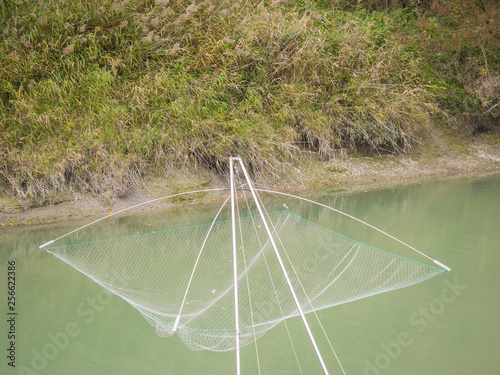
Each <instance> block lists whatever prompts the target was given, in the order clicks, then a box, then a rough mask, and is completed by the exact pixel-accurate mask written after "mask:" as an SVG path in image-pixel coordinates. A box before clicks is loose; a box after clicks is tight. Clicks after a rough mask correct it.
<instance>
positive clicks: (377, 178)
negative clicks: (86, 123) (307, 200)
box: [0, 133, 500, 228]
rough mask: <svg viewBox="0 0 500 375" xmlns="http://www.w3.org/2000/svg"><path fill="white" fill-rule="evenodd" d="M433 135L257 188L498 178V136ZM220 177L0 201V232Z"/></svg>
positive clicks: (183, 201) (295, 168)
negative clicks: (415, 144)
mask: <svg viewBox="0 0 500 375" xmlns="http://www.w3.org/2000/svg"><path fill="white" fill-rule="evenodd" d="M441 136H442V134H436V133H434V135H433V137H431V138H433V139H432V140H431V141H430V142H428V143H426V144H424V145H421V146H420V147H419V148H417V149H415V150H413V152H412V153H411V154H405V155H379V156H370V157H363V156H346V157H338V158H336V159H330V160H328V161H323V162H321V161H317V160H315V159H314V160H313V159H308V158H304V160H303V162H302V163H301V164H297V165H292V164H289V163H282V164H280V165H278V166H276V168H275V169H274V172H273V173H268V174H267V175H265V176H264V175H262V176H257V179H258V180H259V182H262V183H264V184H265V185H266V186H268V187H270V188H274V189H280V190H281V191H286V192H294V193H296V194H298V195H304V194H306V195H310V194H311V191H314V190H319V189H328V190H332V191H355V190H367V189H376V188H384V187H388V186H393V185H401V184H411V183H417V182H421V181H424V180H430V179H446V178H455V177H460V176H468V175H483V174H490V173H499V172H500V135H499V134H495V133H487V134H482V135H480V136H478V137H476V138H474V139H472V140H471V139H462V140H459V141H457V140H454V141H453V142H447V141H446V137H441ZM227 186H228V182H227V180H226V178H225V177H224V176H221V175H219V174H216V173H215V172H212V171H209V170H206V169H203V168H198V169H193V170H185V171H179V172H178V173H177V174H176V175H171V176H169V177H167V178H160V177H151V178H149V179H147V180H144V181H142V182H141V183H140V184H136V185H134V186H132V187H131V188H130V189H129V190H128V191H126V192H124V193H123V194H122V195H121V196H120V197H119V198H114V199H110V200H104V199H102V198H100V197H98V196H93V195H90V194H86V195H82V194H79V193H77V192H72V193H69V192H66V193H64V194H61V195H60V196H58V197H57V198H55V199H54V201H53V202H51V203H49V204H48V205H45V206H43V207H33V208H30V209H23V206H22V205H21V203H19V202H18V201H16V200H14V199H12V198H9V197H5V196H4V197H2V196H0V227H1V228H8V227H13V226H20V225H34V224H45V223H54V222H61V221H67V220H76V219H84V218H91V217H92V218H97V217H102V216H106V215H108V214H110V213H112V212H116V211H118V210H121V209H125V208H127V207H130V206H133V205H138V204H140V203H143V202H146V201H149V200H152V199H156V198H159V197H163V196H166V195H170V194H176V193H180V192H184V191H193V190H202V189H211V188H223V187H227ZM222 195H225V193H220V192H211V193H201V194H194V195H191V196H186V197H184V198H178V199H175V200H172V199H170V200H168V201H161V202H154V203H151V204H146V205H143V206H141V207H140V208H138V210H142V211H148V210H159V209H170V210H174V209H182V208H183V207H185V206H186V205H192V204H206V203H209V202H211V201H214V200H217V199H220V198H221V196H222Z"/></svg>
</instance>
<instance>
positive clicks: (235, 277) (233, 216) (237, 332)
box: [229, 158, 241, 375]
mask: <svg viewBox="0 0 500 375" xmlns="http://www.w3.org/2000/svg"><path fill="white" fill-rule="evenodd" d="M233 161H234V159H233V158H229V169H230V179H231V227H232V231H233V284H234V323H235V327H236V329H235V339H236V374H237V375H240V374H241V365H240V319H239V311H238V264H237V259H236V214H235V205H234V163H233Z"/></svg>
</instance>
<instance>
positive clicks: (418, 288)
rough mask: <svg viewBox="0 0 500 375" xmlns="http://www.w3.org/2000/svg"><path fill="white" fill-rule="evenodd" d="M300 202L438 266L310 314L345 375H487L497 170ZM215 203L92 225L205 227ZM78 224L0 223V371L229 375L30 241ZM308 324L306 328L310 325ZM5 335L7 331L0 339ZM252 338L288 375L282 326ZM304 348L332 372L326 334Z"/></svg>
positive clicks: (230, 359)
mask: <svg viewBox="0 0 500 375" xmlns="http://www.w3.org/2000/svg"><path fill="white" fill-rule="evenodd" d="M314 199H317V200H319V201H321V202H323V203H325V204H328V205H331V206H334V207H336V208H338V209H341V210H343V211H345V212H348V213H349V214H352V215H354V216H356V217H359V218H360V219H363V220H365V221H367V222H369V223H371V224H374V225H376V226H378V227H379V228H381V229H383V230H385V231H387V232H389V233H391V234H393V235H394V236H396V237H398V238H400V239H401V240H403V241H405V242H407V243H409V244H411V245H412V246H414V247H415V248H417V249H419V250H421V251H423V252H425V253H427V254H428V255H430V256H431V257H433V258H435V259H438V260H439V261H441V262H443V263H444V264H446V265H448V266H450V267H451V268H452V271H451V272H446V273H442V274H440V275H438V276H436V277H434V278H432V279H430V280H427V281H425V282H423V283H419V284H417V285H414V286H411V287H409V288H403V289H400V290H397V291H393V292H390V293H384V294H381V295H377V296H373V297H370V298H366V299H362V300H359V301H355V302H352V303H347V304H344V305H340V306H336V307H333V308H329V309H325V310H321V311H320V312H319V313H318V316H319V318H320V320H321V322H322V324H323V326H324V328H325V330H326V332H327V333H328V336H329V338H330V340H331V342H332V344H333V347H334V348H335V350H336V353H337V355H338V357H339V359H340V361H341V363H342V365H343V367H344V370H345V372H346V374H369V375H378V374H398V375H399V374H408V375H413V374H414V375H417V374H426V375H432V374H436V375H437V374H440V375H441V374H500V361H499V360H498V354H499V348H500V319H499V318H500V275H499V272H498V267H499V266H500V176H499V175H492V176H483V177H468V178H461V179H454V180H446V181H434V182H426V183H421V184H415V185H411V186H404V187H394V188H386V189H382V190H370V191H366V192H355V193H339V192H328V191H323V192H316V193H315V194H314ZM216 208H217V207H216V206H213V207H210V206H202V207H200V206H198V207H194V208H193V207H189V208H186V209H185V210H182V211H181V210H177V211H176V212H175V213H172V214H169V215H166V214H165V212H163V213H161V214H158V213H152V214H149V215H138V216H137V217H134V216H133V215H132V216H130V217H128V218H127V219H126V220H122V221H115V224H114V227H113V228H111V227H109V228H107V227H106V226H105V225H103V226H101V227H100V229H101V230H114V231H118V232H119V233H121V232H123V233H130V232H131V231H132V232H141V231H146V230H157V229H158V228H164V227H165V226H168V224H166V223H165V222H166V221H167V220H168V221H175V222H176V226H182V225H186V226H187V225H193V224H199V223H202V222H210V220H211V218H212V217H213V214H214V209H215V210H216ZM299 208H300V207H299ZM305 214H308V215H314V213H311V212H309V213H305ZM174 219H175V220H174ZM344 222H346V221H345V220H341V221H338V222H337V223H336V224H335V225H336V226H337V225H338V226H340V227H342V226H343V224H342V223H344ZM83 223H85V221H84V222H82V224H83ZM80 224H81V223H80V222H69V223H63V224H57V225H51V226H39V227H25V228H17V229H10V228H2V229H0V241H1V252H0V265H1V271H0V275H1V277H2V283H1V284H0V285H1V290H0V295H1V297H2V298H1V301H2V306H3V307H2V309H1V310H0V314H2V322H3V323H2V331H1V339H0V343H1V344H2V352H3V353H4V355H2V356H1V357H2V360H1V363H0V373H2V374H51V375H63V374H75V375H79V374H85V375H93V374H103V375H104V374H120V375H123V374H146V375H147V374H151V375H155V374H234V373H235V354H234V352H223V353H215V352H207V351H192V350H189V349H188V348H187V347H185V346H184V344H183V343H182V342H181V341H180V339H179V338H178V337H177V336H173V337H170V338H160V337H158V336H157V335H156V334H155V332H154V329H153V328H152V327H151V326H150V325H149V324H148V323H147V322H146V320H145V319H143V318H142V317H141V315H140V314H139V313H138V312H137V311H136V310H135V309H134V308H132V307H130V305H128V304H127V303H126V302H125V301H123V300H122V299H120V298H119V297H117V296H113V295H110V294H108V293H106V292H104V291H103V289H102V288H101V287H100V286H99V285H98V284H96V283H94V282H92V281H91V280H89V279H88V278H87V277H86V276H85V275H83V274H81V273H79V272H78V271H76V270H75V269H73V268H71V267H69V266H68V265H66V264H64V263H63V262H61V261H60V260H59V259H57V258H56V257H54V256H52V255H51V254H48V253H47V252H45V251H42V250H40V249H39V248H38V246H39V245H40V244H42V243H45V242H46V241H48V240H50V239H52V238H55V237H57V236H59V235H61V234H64V233H66V232H68V231H70V230H72V229H74V228H76V227H78V226H79V225H80ZM103 228H104V229H103ZM106 228H107V229H106ZM117 228H118V229H117ZM343 229H345V230H347V231H349V230H351V231H352V232H354V233H350V234H349V236H353V237H354V236H357V237H358V238H356V239H358V240H360V241H362V242H365V243H370V244H373V245H375V246H377V247H380V248H384V246H385V245H386V242H385V241H387V239H385V238H382V237H381V236H378V235H376V234H373V231H369V230H367V229H366V228H363V227H361V226H352V225H345V228H343ZM90 235H92V233H91V231H90V232H87V236H90ZM82 236H85V235H82ZM80 239H81V238H80ZM8 262H11V264H13V263H12V262H15V271H13V272H15V280H16V284H15V308H14V309H13V310H9V307H12V304H11V305H8V301H7V297H8V286H7V282H6V281H7V277H8V275H7V272H8V266H9V264H8ZM11 270H12V268H11ZM11 275H12V274H11ZM9 312H15V313H16V315H14V314H12V315H9ZM12 317H14V319H12ZM9 319H10V321H11V322H15V323H12V325H11V324H10V322H8V320H9ZM288 327H289V330H290V333H291V335H292V336H293V341H294V345H295V349H296V352H297V353H298V357H299V360H300V366H301V371H302V373H303V374H319V373H321V369H320V367H319V365H318V363H317V360H316V358H315V355H314V353H313V351H312V349H311V344H310V343H309V341H308V339H307V336H306V334H305V332H304V330H303V327H302V323H301V322H300V320H299V319H297V318H293V319H290V320H289V324H288ZM13 330H14V332H13ZM312 330H313V332H314V333H315V334H317V335H318V336H320V335H319V334H320V330H319V328H318V325H317V324H314V323H313V324H312ZM9 331H10V333H11V334H12V333H14V334H15V338H14V339H9V338H8V335H9ZM11 341H14V344H13V345H12V344H11ZM257 343H258V352H259V357H258V358H259V365H260V368H261V371H262V374H299V373H300V371H299V369H298V367H297V364H296V361H295V358H294V355H293V352H292V351H291V349H290V345H289V338H288V334H287V332H286V330H285V328H284V326H283V324H280V325H278V326H277V327H275V328H274V329H272V330H271V331H270V332H268V333H267V334H266V335H264V336H263V337H262V338H261V339H259V340H258V341H257ZM318 345H319V346H320V349H321V350H322V352H323V353H324V356H325V358H326V363H327V366H328V367H329V369H330V373H331V374H341V373H342V372H341V370H340V368H339V367H338V365H337V364H336V361H335V359H334V357H333V355H332V352H331V350H330V348H329V346H328V344H327V343H326V341H325V340H324V339H321V338H320V339H318ZM9 349H10V351H9ZM5 354H7V355H9V354H13V355H14V356H13V357H11V358H10V359H9V358H8V357H7V356H6V355H5ZM241 356H242V373H243V374H257V373H258V368H257V365H256V363H257V358H256V355H255V348H254V346H253V345H249V346H247V347H244V348H243V349H242V352H241ZM9 362H10V363H11V364H15V366H16V367H15V368H14V367H12V366H9V365H8V363H9Z"/></svg>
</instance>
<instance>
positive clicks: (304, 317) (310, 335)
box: [235, 158, 328, 375]
mask: <svg viewBox="0 0 500 375" xmlns="http://www.w3.org/2000/svg"><path fill="white" fill-rule="evenodd" d="M235 159H238V160H239V162H240V165H241V169H242V170H243V173H244V174H245V179H246V180H247V183H248V187H249V189H250V192H251V193H252V197H253V199H254V201H255V204H256V205H257V210H258V211H259V214H260V217H261V218H262V222H263V224H264V228H265V229H266V232H267V235H268V236H269V240H270V242H271V245H272V247H273V249H274V253H275V254H276V258H278V262H279V264H280V267H281V271H282V272H283V275H284V276H285V280H286V283H287V284H288V288H289V289H290V293H291V294H292V297H293V300H294V302H295V305H296V306H297V310H298V311H299V315H300V317H301V319H302V322H303V323H304V326H305V327H306V331H307V334H308V335H309V339H310V340H311V343H312V345H313V347H314V351H315V352H316V355H317V356H318V359H319V362H320V364H321V367H322V368H323V372H324V373H325V375H328V369H327V368H326V365H325V362H324V361H323V357H322V356H321V353H320V351H319V348H318V345H316V341H315V340H314V337H313V334H312V332H311V329H310V328H309V324H308V323H307V319H306V316H305V315H304V311H303V310H302V307H301V306H300V302H299V299H298V298H297V295H296V294H295V290H294V288H293V286H292V283H291V281H290V277H289V276H288V272H287V271H286V268H285V265H284V264H283V260H282V259H281V256H280V254H279V252H278V248H277V247H276V243H275V242H274V239H273V236H272V234H271V230H270V229H269V226H268V224H267V220H266V218H265V217H264V212H262V208H261V207H260V203H259V200H258V199H257V194H256V192H255V190H254V188H253V184H252V182H251V181H250V177H249V176H248V173H247V170H246V168H245V166H244V165H243V162H242V161H241V158H235Z"/></svg>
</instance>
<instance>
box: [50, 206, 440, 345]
mask: <svg viewBox="0 0 500 375" xmlns="http://www.w3.org/2000/svg"><path fill="white" fill-rule="evenodd" d="M266 220H268V223H269V224H270V228H271V231H272V233H273V238H274V239H275V241H276V243H277V245H278V251H279V252H280V254H281V257H282V259H283V261H284V263H285V267H286V268H287V272H288V274H289V276H290V279H291V282H292V285H293V286H294V289H295V291H296V294H297V297H298V299H299V301H300V304H301V306H302V308H303V310H304V312H306V313H308V312H312V311H314V310H320V309H323V308H326V307H330V306H334V305H338V304H342V303H346V302H350V301H354V300H357V299H360V298H365V297H368V296H371V295H374V294H379V293H383V292H387V291H390V290H393V289H398V288H403V287H406V286H409V285H412V284H415V283H418V282H421V281H423V280H426V279H428V278H430V277H432V276H435V275H437V274H439V273H441V272H443V270H441V269H438V268H435V267H433V266H429V265H426V264H422V263H419V262H416V261H413V260H410V259H407V258H403V257H400V256H397V255H394V254H391V253H388V252H385V251H382V250H379V249H376V248H373V247H370V246H367V245H364V244H362V243H359V242H356V241H354V240H352V239H350V238H347V237H344V236H342V235H340V234H337V233H335V232H333V231H331V230H328V229H326V228H323V227H321V226H319V225H317V224H315V223H313V222H311V221H308V220H306V219H304V218H302V217H300V216H298V215H296V214H294V213H292V212H290V211H288V210H285V211H279V212H274V213H270V214H266ZM236 226H237V229H238V234H237V250H238V254H239V255H238V270H239V274H238V289H239V319H240V345H241V346H244V345H247V344H249V343H251V342H252V341H253V340H255V339H256V338H258V337H259V336H261V335H263V334H264V333H265V332H267V331H268V330H269V329H271V328H272V327H274V326H275V325H277V324H278V323H280V322H281V321H283V320H284V319H287V318H290V317H294V316H296V315H297V308H296V305H295V303H294V301H293V299H292V297H291V294H290V290H289V288H288V286H287V283H286V281H285V278H284V277H283V273H282V271H281V269H280V266H279V263H278V261H277V258H276V256H275V253H274V249H273V248H272V246H271V243H270V241H269V237H268V235H267V233H266V231H265V229H264V225H263V221H262V217H260V216H259V215H254V216H248V217H245V218H241V219H238V220H237V223H236ZM231 238H232V232H231V221H220V222H216V223H214V225H213V226H211V225H210V224H207V225H199V226H193V227H188V228H182V229H175V230H168V231H157V232H153V233H148V234H140V235H133V236H127V237H120V238H114V239H108V240H102V241H92V242H86V243H79V244H71V245H65V246H57V247H51V248H46V250H47V251H48V252H50V253H52V254H54V255H55V256H57V257H58V258H60V259H62V260H63V261H65V262H66V263H68V264H69V265H71V266H72V267H74V268H76V269H78V270H79V271H81V272H83V273H84V274H86V275H87V276H89V277H90V278H92V279H93V280H94V281H96V282H97V283H99V284H100V285H102V286H103V287H105V288H106V289H108V290H109V291H111V292H113V293H115V294H116V295H118V296H120V297H122V298H123V299H124V300H126V301H127V302H129V303H130V304H131V305H132V306H134V307H135V308H136V309H137V310H138V311H139V312H140V313H141V314H142V315H143V316H144V318H145V319H146V320H147V321H148V322H149V323H150V324H151V325H153V326H154V327H155V328H156V332H157V334H158V335H160V336H164V337H167V336H170V335H172V334H174V333H177V334H178V335H179V336H180V338H181V339H182V340H183V341H184V342H185V344H186V345H187V346H188V347H190V348H191V349H194V350H202V349H206V350H213V351H226V350H232V349H234V347H235V319H234V309H235V306H234V290H233V264H232V240H231ZM205 240H206V242H205ZM204 242H205V245H204V246H203V244H204ZM200 250H201V254H200ZM198 257H199V261H198V262H197V266H196V268H195V269H194V273H193V278H192V282H191V284H190V285H189V288H187V286H188V284H189V280H190V277H191V274H192V272H193V268H194V266H195V264H196V260H197V259H198ZM185 295H186V298H185V303H184V305H182V301H183V299H184V296H185ZM181 305H182V308H181ZM178 316H179V320H178V328H177V330H176V331H175V332H174V330H173V328H174V325H175V321H176V319H177V317H178Z"/></svg>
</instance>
